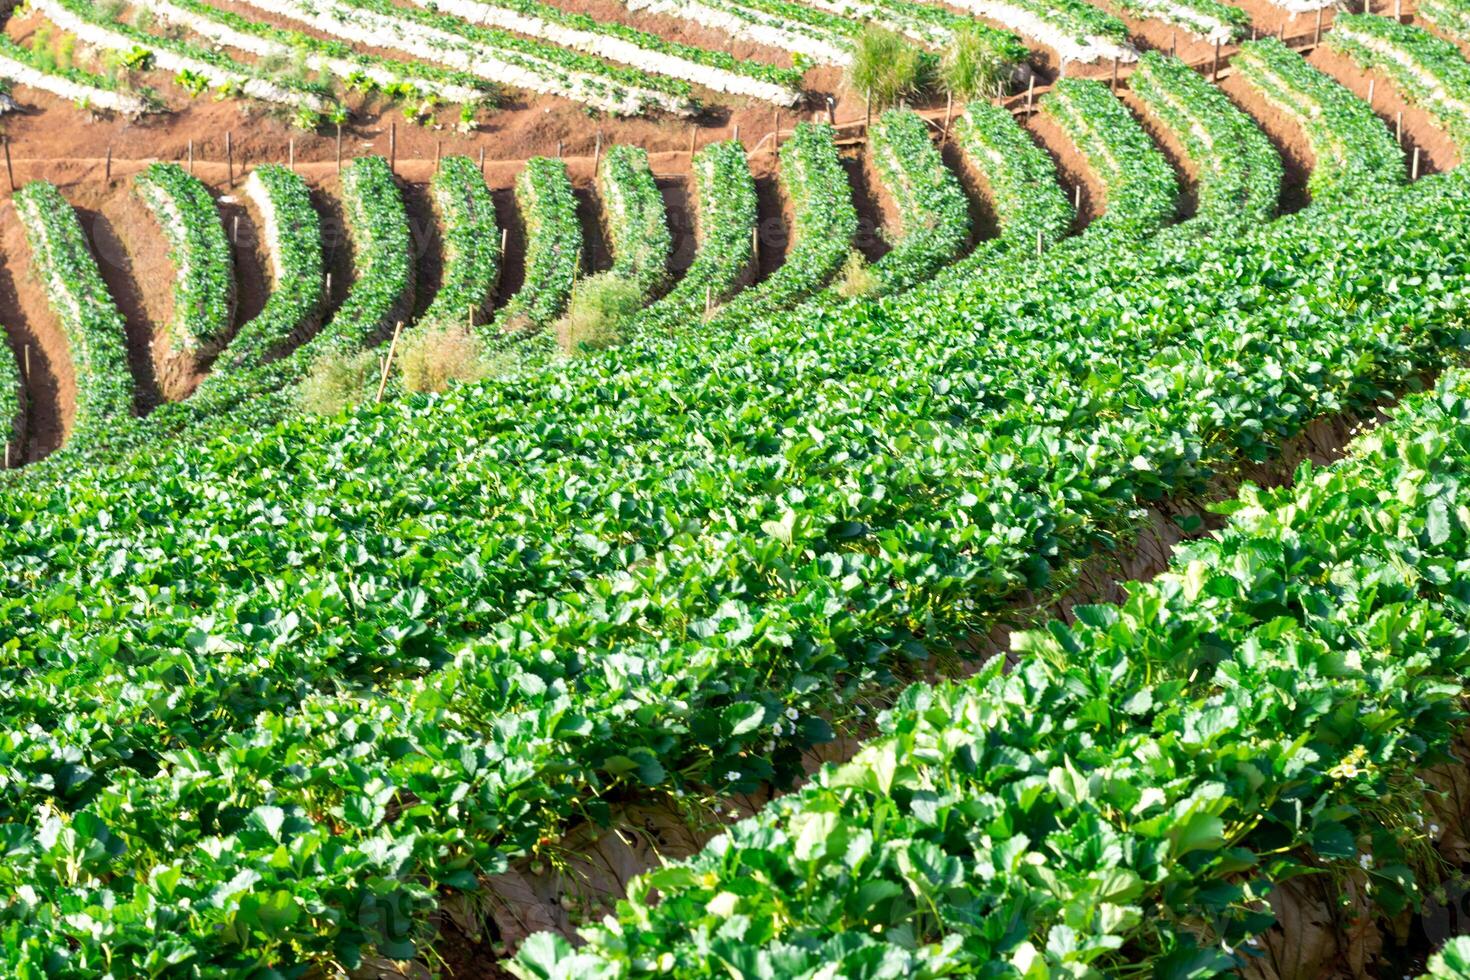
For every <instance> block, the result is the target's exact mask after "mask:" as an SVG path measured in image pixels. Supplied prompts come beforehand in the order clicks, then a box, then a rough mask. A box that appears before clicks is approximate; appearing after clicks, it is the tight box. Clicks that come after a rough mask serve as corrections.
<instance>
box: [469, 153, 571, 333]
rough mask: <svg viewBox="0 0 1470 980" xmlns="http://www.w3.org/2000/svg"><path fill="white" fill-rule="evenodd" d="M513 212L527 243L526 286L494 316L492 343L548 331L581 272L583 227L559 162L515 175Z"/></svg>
mask: <svg viewBox="0 0 1470 980" xmlns="http://www.w3.org/2000/svg"><path fill="white" fill-rule="evenodd" d="M516 206H517V208H518V209H519V210H520V213H521V222H522V224H523V225H524V230H525V237H526V263H525V266H526V272H525V278H524V283H523V285H522V286H521V288H520V289H519V290H518V291H517V292H516V294H515V295H514V296H512V297H511V298H510V300H509V302H507V303H506V304H505V306H503V307H502V308H501V309H500V312H499V313H497V314H496V315H495V320H494V323H493V325H492V327H491V335H492V337H493V336H494V335H496V334H499V333H502V332H504V331H508V330H513V331H532V330H540V329H542V328H543V327H547V326H550V325H551V323H552V322H554V321H555V320H556V318H557V317H559V316H561V313H562V310H564V309H566V305H567V298H568V297H569V296H570V295H571V293H572V283H573V282H574V281H575V280H576V278H577V273H578V272H579V271H580V270H581V267H582V224H581V222H580V221H579V220H578V218H577V200H576V198H575V197H573V196H572V182H571V179H570V178H569V177H568V176H567V166H566V164H565V163H563V162H562V161H561V160H553V159H551V158H549V157H533V158H532V159H530V160H528V161H526V165H525V167H523V168H522V169H521V172H520V173H519V174H517V175H516Z"/></svg>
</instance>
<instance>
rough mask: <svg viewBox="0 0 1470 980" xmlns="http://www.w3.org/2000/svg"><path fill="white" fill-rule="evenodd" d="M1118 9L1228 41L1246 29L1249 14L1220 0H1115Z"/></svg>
mask: <svg viewBox="0 0 1470 980" xmlns="http://www.w3.org/2000/svg"><path fill="white" fill-rule="evenodd" d="M1115 2H1116V3H1117V4H1118V8H1119V9H1120V10H1123V11H1126V12H1127V13H1130V14H1133V15H1134V16H1135V17H1143V18H1153V19H1155V20H1160V21H1163V22H1164V23H1165V24H1171V25H1173V26H1175V27H1182V28H1184V29H1185V30H1186V31H1188V32H1189V33H1191V34H1193V35H1194V36H1195V37H1198V38H1201V39H1203V40H1206V41H1212V42H1213V41H1219V42H1220V43H1222V44H1230V43H1231V42H1233V41H1239V40H1240V39H1241V38H1243V37H1245V36H1246V35H1247V34H1249V33H1250V28H1251V18H1250V14H1248V13H1246V12H1245V11H1244V10H1242V9H1241V8H1239V7H1237V6H1235V5H1234V4H1231V3H1226V2H1222V0H1115Z"/></svg>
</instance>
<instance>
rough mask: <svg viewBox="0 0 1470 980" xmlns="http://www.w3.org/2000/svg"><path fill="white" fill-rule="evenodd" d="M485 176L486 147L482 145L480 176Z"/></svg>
mask: <svg viewBox="0 0 1470 980" xmlns="http://www.w3.org/2000/svg"><path fill="white" fill-rule="evenodd" d="M484 176H485V148H484V147H483V146H482V147H480V177H481V179H483V178H484Z"/></svg>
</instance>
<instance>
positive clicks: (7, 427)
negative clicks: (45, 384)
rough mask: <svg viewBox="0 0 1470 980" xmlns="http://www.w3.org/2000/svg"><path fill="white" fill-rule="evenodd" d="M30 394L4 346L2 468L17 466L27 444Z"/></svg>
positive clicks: (0, 365)
mask: <svg viewBox="0 0 1470 980" xmlns="http://www.w3.org/2000/svg"><path fill="white" fill-rule="evenodd" d="M28 402H29V395H28V394H27V392H26V389H25V384H24V379H23V378H22V377H21V373H20V362H19V361H17V360H16V359H15V358H14V357H13V356H11V351H10V349H9V347H7V348H6V349H5V350H4V351H0V439H3V440H4V441H3V442H0V446H3V447H4V448H3V450H0V451H3V452H4V454H5V458H4V461H3V463H0V465H3V466H5V467H7V468H8V467H11V466H18V465H20V463H21V461H22V458H23V455H24V453H25V444H26V406H27V404H28Z"/></svg>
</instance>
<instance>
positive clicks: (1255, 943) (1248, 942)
mask: <svg viewBox="0 0 1470 980" xmlns="http://www.w3.org/2000/svg"><path fill="white" fill-rule="evenodd" d="M1245 944H1246V945H1247V946H1259V945H1261V941H1260V940H1259V939H1257V938H1256V937H1255V936H1249V937H1247V938H1246V941H1245Z"/></svg>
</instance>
